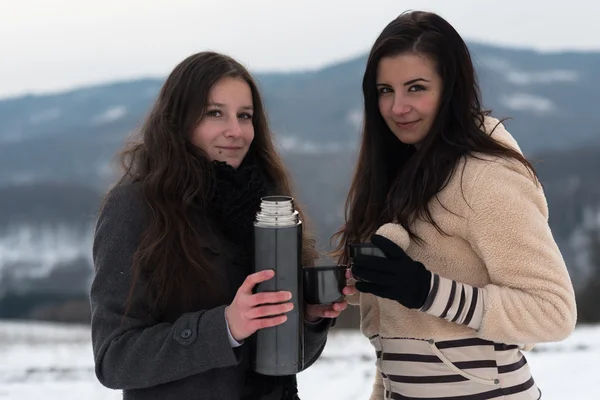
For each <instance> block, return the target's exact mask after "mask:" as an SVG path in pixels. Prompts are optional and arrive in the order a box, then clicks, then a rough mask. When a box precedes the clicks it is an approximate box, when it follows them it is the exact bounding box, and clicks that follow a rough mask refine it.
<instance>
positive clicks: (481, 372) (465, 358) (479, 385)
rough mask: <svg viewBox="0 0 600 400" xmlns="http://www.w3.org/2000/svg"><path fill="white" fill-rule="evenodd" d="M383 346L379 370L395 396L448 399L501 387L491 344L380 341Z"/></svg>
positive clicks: (474, 340) (383, 339) (479, 341)
mask: <svg viewBox="0 0 600 400" xmlns="http://www.w3.org/2000/svg"><path fill="white" fill-rule="evenodd" d="M380 346H381V361H380V363H379V366H380V368H381V371H382V375H383V376H384V377H385V378H386V380H387V381H388V385H389V390H390V391H391V392H393V393H398V394H401V395H403V396H406V397H417V398H418V397H423V395H426V397H439V398H447V397H453V396H464V395H473V394H476V393H483V392H488V391H491V390H494V389H496V388H499V387H500V381H499V379H498V368H497V364H496V360H495V357H494V356H495V354H494V344H493V343H491V342H488V341H484V340H481V339H471V338H469V339H460V340H449V341H440V342H436V341H434V340H423V339H411V338H381V339H380ZM386 389H387V388H386Z"/></svg>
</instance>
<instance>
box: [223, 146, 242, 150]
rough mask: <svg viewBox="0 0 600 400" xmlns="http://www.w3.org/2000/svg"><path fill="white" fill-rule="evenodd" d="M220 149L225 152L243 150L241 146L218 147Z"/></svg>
mask: <svg viewBox="0 0 600 400" xmlns="http://www.w3.org/2000/svg"><path fill="white" fill-rule="evenodd" d="M217 148H218V149H223V150H241V149H242V148H241V147H239V146H217Z"/></svg>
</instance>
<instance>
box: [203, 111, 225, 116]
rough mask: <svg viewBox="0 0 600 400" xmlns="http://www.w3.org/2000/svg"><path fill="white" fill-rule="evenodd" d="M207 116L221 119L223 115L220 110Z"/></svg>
mask: <svg viewBox="0 0 600 400" xmlns="http://www.w3.org/2000/svg"><path fill="white" fill-rule="evenodd" d="M206 115H208V116H209V117H220V116H221V115H222V114H221V111H220V110H209V111H207V112H206Z"/></svg>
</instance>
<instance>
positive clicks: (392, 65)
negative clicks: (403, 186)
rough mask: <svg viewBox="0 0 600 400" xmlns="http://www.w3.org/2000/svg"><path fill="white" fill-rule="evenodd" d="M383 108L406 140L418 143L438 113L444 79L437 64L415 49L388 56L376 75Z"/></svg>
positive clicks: (383, 113)
mask: <svg viewBox="0 0 600 400" xmlns="http://www.w3.org/2000/svg"><path fill="white" fill-rule="evenodd" d="M376 86H377V93H378V98H379V112H380V113H381V116H382V117H383V119H384V120H385V122H386V124H387V126H388V127H389V128H390V130H391V131H392V132H393V133H394V135H396V137H397V138H398V140H400V141H401V142H402V143H406V144H413V145H415V146H417V147H418V145H419V143H421V142H422V141H423V139H425V137H426V136H427V134H428V133H429V130H430V129H431V126H432V125H433V121H434V120H435V117H436V115H437V110H438V107H439V101H440V97H441V94H442V79H441V77H440V76H439V75H438V73H437V71H436V68H435V64H434V63H433V62H432V61H431V60H430V59H429V58H427V57H425V56H423V55H419V54H414V53H403V54H400V55H397V56H392V57H384V58H382V59H381V60H380V61H379V65H378V67H377V78H376Z"/></svg>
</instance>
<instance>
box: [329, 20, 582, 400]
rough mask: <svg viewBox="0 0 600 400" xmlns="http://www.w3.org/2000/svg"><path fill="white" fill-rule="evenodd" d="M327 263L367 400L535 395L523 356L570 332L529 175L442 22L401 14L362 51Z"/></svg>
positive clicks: (556, 265)
mask: <svg viewBox="0 0 600 400" xmlns="http://www.w3.org/2000/svg"><path fill="white" fill-rule="evenodd" d="M363 93H364V104H365V113H364V115H365V124H364V130H363V137H362V144H361V149H360V155H359V160H358V165H357V167H356V172H355V176H354V180H353V183H352V186H351V190H350V193H349V197H348V202H347V210H346V211H347V213H346V215H347V219H346V224H345V225H344V227H343V228H342V229H341V230H340V231H339V232H338V236H339V238H340V239H341V240H340V242H339V247H338V252H337V254H338V256H339V257H340V260H341V261H342V262H348V258H349V254H348V246H349V245H351V244H352V243H359V242H369V241H370V242H371V243H372V244H373V245H375V246H377V247H378V248H379V249H380V250H381V252H382V253H383V255H385V257H381V255H379V256H376V255H358V256H356V257H354V258H353V260H352V277H351V278H352V279H351V281H352V282H356V288H357V289H358V291H359V294H358V295H356V296H354V297H353V298H350V299H349V301H350V302H351V303H354V304H360V309H361V330H362V332H363V333H364V334H365V336H367V337H368V338H369V339H370V341H371V343H372V344H373V346H374V348H375V350H376V355H377V374H376V381H375V384H374V387H373V393H372V396H371V399H372V400H375V399H417V398H418V399H461V400H479V399H503V400H521V399H539V398H541V390H540V388H538V386H537V385H536V383H535V380H534V378H533V375H532V371H530V368H529V366H528V364H527V361H526V358H525V356H524V354H523V352H524V351H526V350H529V349H531V348H532V347H533V346H534V345H535V344H536V343H540V342H549V341H560V340H562V339H564V338H566V337H567V336H568V335H569V334H570V333H571V332H572V330H573V329H574V326H575V322H576V307H575V298H574V292H573V287H572V284H571V281H570V278H569V274H568V272H567V268H566V266H565V264H564V261H563V259H562V257H561V254H560V252H559V249H558V247H557V245H556V243H555V241H554V239H553V237H552V233H551V231H550V228H549V226H548V207H547V203H546V199H545V197H544V193H543V189H542V187H541V184H540V182H539V181H538V179H537V177H536V175H535V171H534V169H533V167H532V166H531V164H530V163H529V162H528V161H527V160H526V159H525V158H524V156H523V154H522V152H521V150H520V149H519V146H518V145H517V143H516V141H515V140H514V139H513V137H512V136H511V135H510V134H509V133H508V132H507V130H506V129H505V127H504V125H503V124H502V123H501V122H500V121H498V120H497V119H495V118H492V117H490V116H489V113H487V112H484V111H482V107H481V101H480V95H479V91H478V86H477V82H476V78H475V73H474V69H473V65H472V63H471V59H470V55H469V52H468V49H467V47H466V45H465V43H464V42H463V40H462V39H461V38H460V36H459V34H458V33H457V32H456V31H455V30H454V29H453V28H452V26H450V24H448V23H447V22H446V21H445V20H443V19H442V18H441V17H439V16H437V15H435V14H432V13H425V12H418V11H417V12H411V13H405V14H402V15H400V16H399V17H398V18H397V19H395V20H394V21H392V22H391V23H390V24H389V25H388V26H387V27H386V28H385V29H384V30H383V32H382V33H381V35H380V36H379V38H378V39H377V40H376V42H375V44H374V45H373V48H372V50H371V53H370V56H369V59H368V62H367V67H366V71H365V75H364V80H363Z"/></svg>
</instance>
